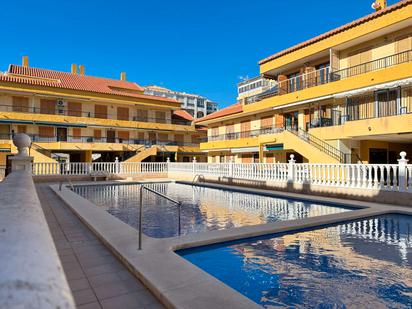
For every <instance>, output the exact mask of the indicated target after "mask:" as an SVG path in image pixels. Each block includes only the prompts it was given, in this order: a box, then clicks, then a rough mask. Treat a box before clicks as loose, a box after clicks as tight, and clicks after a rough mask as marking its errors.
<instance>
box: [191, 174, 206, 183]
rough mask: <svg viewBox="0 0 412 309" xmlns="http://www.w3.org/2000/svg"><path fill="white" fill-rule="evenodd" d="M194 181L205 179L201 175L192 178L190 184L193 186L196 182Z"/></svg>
mask: <svg viewBox="0 0 412 309" xmlns="http://www.w3.org/2000/svg"><path fill="white" fill-rule="evenodd" d="M196 179H197V180H198V181H201V180H204V179H205V176H203V175H202V174H196V175H195V177H193V180H192V184H194V183H195V182H196Z"/></svg>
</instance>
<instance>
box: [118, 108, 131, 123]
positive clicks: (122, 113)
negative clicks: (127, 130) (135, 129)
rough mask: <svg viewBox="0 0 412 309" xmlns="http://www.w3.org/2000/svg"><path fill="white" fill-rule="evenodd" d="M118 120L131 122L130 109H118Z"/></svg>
mask: <svg viewBox="0 0 412 309" xmlns="http://www.w3.org/2000/svg"><path fill="white" fill-rule="evenodd" d="M117 119H118V120H129V108H128V107H120V106H119V107H117Z"/></svg>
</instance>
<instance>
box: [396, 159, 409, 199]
mask: <svg viewBox="0 0 412 309" xmlns="http://www.w3.org/2000/svg"><path fill="white" fill-rule="evenodd" d="M400 156H401V158H400V159H399V160H398V164H399V170H398V175H399V182H398V185H399V191H406V190H407V184H408V182H407V181H408V180H407V179H408V177H407V176H408V175H407V172H408V171H407V169H406V165H407V164H408V161H409V160H407V159H406V152H405V151H402V152H401V153H400Z"/></svg>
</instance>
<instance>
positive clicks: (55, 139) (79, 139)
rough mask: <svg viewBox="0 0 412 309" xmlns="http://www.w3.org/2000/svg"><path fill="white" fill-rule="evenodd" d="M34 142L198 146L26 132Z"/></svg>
mask: <svg viewBox="0 0 412 309" xmlns="http://www.w3.org/2000/svg"><path fill="white" fill-rule="evenodd" d="M28 135H29V136H30V138H31V140H32V142H35V143H55V142H67V143H112V144H124V145H145V146H147V147H150V146H154V145H158V146H191V147H198V146H199V143H200V139H199V141H198V142H182V141H164V140H159V139H153V140H146V139H123V138H119V137H96V136H72V135H68V136H56V135H54V136H41V135H39V134H28ZM11 139H12V134H0V140H11Z"/></svg>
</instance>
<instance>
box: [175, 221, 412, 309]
mask: <svg viewBox="0 0 412 309" xmlns="http://www.w3.org/2000/svg"><path fill="white" fill-rule="evenodd" d="M270 237H271V238H260V239H258V238H255V239H246V240H243V241H239V242H237V243H226V244H221V245H215V246H205V247H200V248H194V249H187V250H182V251H180V252H179V254H181V255H182V256H183V257H184V258H186V259H187V260H189V261H190V262H192V263H193V264H195V265H197V266H198V267H200V268H202V269H203V270H205V271H206V272H208V273H210V274H211V275H213V276H215V277H216V278H218V279H220V280H221V281H223V282H225V283H226V284H228V285H229V286H231V287H232V288H234V289H236V290H237V291H239V292H240V293H242V294H244V295H245V296H247V297H249V298H251V299H252V300H254V301H255V302H257V303H259V304H261V305H263V306H265V307H277V306H287V307H292V308H302V307H305V308H308V307H309V308H412V216H402V215H387V216H382V217H377V218H372V219H364V220H360V221H356V222H352V223H345V224H340V225H337V226H332V227H326V228H322V229H317V230H312V231H303V232H297V233H294V234H289V235H288V234H283V235H278V236H276V235H272V236H270Z"/></svg>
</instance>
